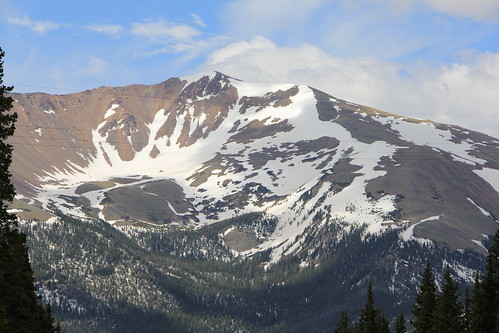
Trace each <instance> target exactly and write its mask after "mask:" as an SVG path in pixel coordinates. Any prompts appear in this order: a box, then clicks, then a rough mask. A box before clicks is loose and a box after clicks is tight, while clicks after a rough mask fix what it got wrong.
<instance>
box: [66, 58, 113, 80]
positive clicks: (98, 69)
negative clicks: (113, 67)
mask: <svg viewBox="0 0 499 333" xmlns="http://www.w3.org/2000/svg"><path fill="white" fill-rule="evenodd" d="M108 67H109V63H108V62H107V61H105V60H103V59H100V58H97V57H89V58H88V60H87V64H86V66H85V67H84V68H82V69H81V70H79V71H77V72H76V73H74V75H77V76H79V75H85V76H95V75H100V74H103V73H105V72H106V71H107V69H108Z"/></svg>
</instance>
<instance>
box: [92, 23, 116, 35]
mask: <svg viewBox="0 0 499 333" xmlns="http://www.w3.org/2000/svg"><path fill="white" fill-rule="evenodd" d="M87 28H88V29H90V30H92V31H95V32H103V33H107V34H112V35H114V34H117V33H119V32H120V31H122V30H123V27H122V26H121V25H114V24H90V25H88V26H87Z"/></svg>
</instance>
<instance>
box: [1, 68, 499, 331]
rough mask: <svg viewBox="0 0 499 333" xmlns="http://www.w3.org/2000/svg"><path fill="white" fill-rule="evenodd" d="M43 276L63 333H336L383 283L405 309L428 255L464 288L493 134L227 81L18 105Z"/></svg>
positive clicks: (18, 143)
mask: <svg viewBox="0 0 499 333" xmlns="http://www.w3.org/2000/svg"><path fill="white" fill-rule="evenodd" d="M12 96H13V98H14V99H15V104H14V111H16V112H17V113H18V115H19V120H18V123H17V128H16V133H15V136H14V137H13V138H12V139H11V141H10V142H11V144H13V145H14V156H13V164H12V168H11V172H12V174H13V176H12V180H13V183H14V185H15V186H16V189H17V192H18V196H17V199H16V200H15V202H14V203H13V204H12V207H11V208H12V211H14V212H17V214H18V215H19V217H20V218H21V219H22V220H23V221H24V222H23V223H21V227H22V229H23V231H24V232H26V233H27V234H28V241H29V249H30V258H31V261H32V265H33V270H34V273H35V275H36V280H37V281H36V284H37V288H38V291H39V294H40V296H41V299H42V301H43V302H44V303H49V304H50V305H51V306H52V310H53V311H54V312H53V313H54V315H55V317H56V318H59V319H62V327H63V329H65V330H67V331H68V332H96V331H99V332H100V331H102V332H137V331H144V332H156V331H171V332H206V330H207V328H210V329H211V330H212V331H216V332H235V331H238V332H324V331H332V330H333V329H334V327H335V325H336V321H337V318H338V315H339V313H340V312H341V311H342V310H343V309H347V310H348V311H349V313H350V314H355V313H358V311H359V310H360V307H361V304H362V302H363V301H364V299H365V293H366V289H367V287H368V285H369V284H372V285H373V292H374V296H375V299H376V302H377V305H379V306H382V308H383V310H384V311H386V313H387V314H388V316H389V318H394V317H395V316H397V315H398V314H400V312H401V311H403V312H405V314H406V315H407V317H409V318H410V312H411V306H412V304H413V298H414V294H415V292H416V290H417V286H418V283H419V282H420V278H421V274H422V272H423V269H424V266H425V263H426V261H427V260H430V261H431V262H432V264H433V267H434V271H435V276H436V277H437V280H438V279H439V278H440V276H441V274H442V271H443V268H444V267H445V266H447V265H448V266H450V267H451V270H452V274H453V277H454V278H455V279H456V280H457V281H459V282H460V284H461V286H462V287H463V288H464V287H465V286H470V285H471V284H472V283H473V279H474V276H475V274H476V273H480V272H481V271H482V270H483V267H484V266H485V263H484V257H483V254H484V253H485V247H486V246H487V245H488V243H489V242H490V239H489V238H488V237H487V235H490V234H492V233H493V232H494V231H495V230H496V229H497V227H498V226H497V222H498V221H497V219H498V216H499V212H498V207H499V193H498V188H499V185H498V179H499V154H498V152H499V149H498V148H499V141H498V140H497V139H495V138H492V137H489V136H487V135H484V134H481V133H477V132H474V131H471V130H467V129H464V128H460V127H457V126H452V125H445V124H439V123H435V122H432V121H429V120H420V119H413V118H407V117H402V116H397V115H394V114H389V113H386V112H382V111H379V110H376V109H372V108H369V107H366V106H362V105H357V104H354V103H350V102H347V101H343V100H341V99H338V98H335V97H333V96H331V95H328V94H326V93H324V92H321V91H319V90H317V89H314V88H311V87H308V86H300V85H294V84H277V85H271V84H261V83H246V82H242V81H240V80H237V79H234V78H231V77H229V76H227V75H224V74H221V73H209V74H206V75H198V76H193V77H187V78H171V79H169V80H167V81H165V82H162V83H160V84H157V85H149V86H146V85H132V86H127V87H114V88H111V87H101V88H97V89H93V90H89V91H84V92H81V93H76V94H69V95H48V94H41V93H30V94H12Z"/></svg>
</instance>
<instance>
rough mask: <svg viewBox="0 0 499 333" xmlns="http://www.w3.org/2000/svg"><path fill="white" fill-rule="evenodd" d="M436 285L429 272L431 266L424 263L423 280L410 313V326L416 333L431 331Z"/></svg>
mask: <svg viewBox="0 0 499 333" xmlns="http://www.w3.org/2000/svg"><path fill="white" fill-rule="evenodd" d="M436 290H437V288H436V285H435V278H434V277H433V273H432V271H431V265H430V263H429V262H427V263H426V266H425V270H424V273H423V279H422V280H421V285H420V286H419V291H418V293H417V295H416V303H415V304H414V307H413V310H412V313H413V314H414V320H413V321H411V324H412V325H413V327H414V332H416V333H428V332H432V331H433V323H434V313H435V306H436Z"/></svg>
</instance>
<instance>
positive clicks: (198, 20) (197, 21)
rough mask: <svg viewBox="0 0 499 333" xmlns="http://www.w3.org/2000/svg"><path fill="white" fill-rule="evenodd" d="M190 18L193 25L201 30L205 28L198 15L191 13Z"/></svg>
mask: <svg viewBox="0 0 499 333" xmlns="http://www.w3.org/2000/svg"><path fill="white" fill-rule="evenodd" d="M191 17H192V19H193V20H194V23H195V24H197V25H198V26H200V27H203V28H204V27H206V26H207V25H206V23H204V21H203V19H202V18H201V17H200V16H199V15H197V14H194V13H191Z"/></svg>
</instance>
